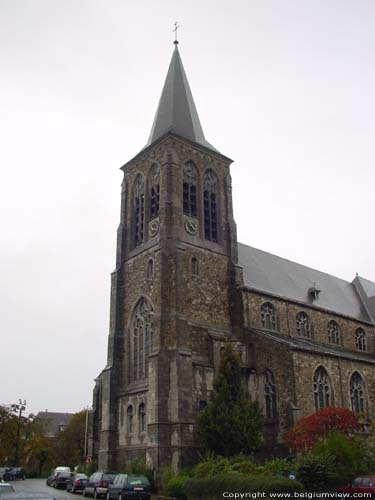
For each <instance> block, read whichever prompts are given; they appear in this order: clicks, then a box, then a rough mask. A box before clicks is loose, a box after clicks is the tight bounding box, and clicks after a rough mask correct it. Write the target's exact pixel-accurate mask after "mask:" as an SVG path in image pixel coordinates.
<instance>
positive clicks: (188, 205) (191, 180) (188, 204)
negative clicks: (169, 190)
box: [182, 161, 198, 217]
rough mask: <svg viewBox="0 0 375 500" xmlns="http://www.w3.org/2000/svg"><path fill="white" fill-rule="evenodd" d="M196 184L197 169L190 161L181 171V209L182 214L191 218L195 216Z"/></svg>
mask: <svg viewBox="0 0 375 500" xmlns="http://www.w3.org/2000/svg"><path fill="white" fill-rule="evenodd" d="M197 184H198V172H197V169H196V167H195V165H194V163H193V162H192V161H188V162H187V163H185V165H184V170H183V184H182V192H183V209H184V214H186V215H191V216H192V217H196V216H197Z"/></svg>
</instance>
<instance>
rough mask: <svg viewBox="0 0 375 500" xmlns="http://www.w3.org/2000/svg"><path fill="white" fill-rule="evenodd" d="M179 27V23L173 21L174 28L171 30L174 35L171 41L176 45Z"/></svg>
mask: <svg viewBox="0 0 375 500" xmlns="http://www.w3.org/2000/svg"><path fill="white" fill-rule="evenodd" d="M179 27H180V25H179V24H178V22H177V21H176V22H175V23H174V30H173V31H174V34H175V37H174V42H173V43H174V44H175V45H178V40H177V30H178V28H179Z"/></svg>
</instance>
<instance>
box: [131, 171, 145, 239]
mask: <svg viewBox="0 0 375 500" xmlns="http://www.w3.org/2000/svg"><path fill="white" fill-rule="evenodd" d="M132 222H133V241H134V246H135V247H137V246H138V245H140V244H141V243H143V240H144V225H145V185H144V180H143V177H142V176H141V175H138V176H137V177H136V179H135V182H134V186H133V221H132Z"/></svg>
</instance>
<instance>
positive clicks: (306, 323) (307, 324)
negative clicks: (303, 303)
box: [296, 311, 312, 338]
mask: <svg viewBox="0 0 375 500" xmlns="http://www.w3.org/2000/svg"><path fill="white" fill-rule="evenodd" d="M296 327H297V334H298V335H300V336H301V337H308V338H311V337H312V325H311V321H310V318H309V316H308V315H307V314H306V313H305V312H304V311H301V312H299V313H298V314H297V316H296Z"/></svg>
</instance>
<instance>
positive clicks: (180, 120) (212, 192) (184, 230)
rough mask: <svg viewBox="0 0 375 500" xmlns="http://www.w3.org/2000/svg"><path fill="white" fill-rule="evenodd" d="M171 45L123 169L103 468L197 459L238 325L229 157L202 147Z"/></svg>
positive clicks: (103, 389) (100, 441)
mask: <svg viewBox="0 0 375 500" xmlns="http://www.w3.org/2000/svg"><path fill="white" fill-rule="evenodd" d="M177 44H178V42H175V48H174V52H173V55H172V59H171V62H170V66H169V69H168V73H167V77H166V80H165V84H164V87H163V90H162V94H161V98H160V102H159V106H158V108H157V112H156V116H155V119H154V123H153V126H152V130H151V134H150V137H149V140H148V143H147V145H146V146H145V148H144V149H143V150H142V151H141V152H140V153H139V154H137V155H136V156H135V157H134V158H133V159H132V160H130V161H129V162H127V163H126V164H125V165H124V166H123V167H122V170H123V172H124V180H123V183H122V195H121V221H120V225H119V228H118V234H117V258H116V269H115V271H114V272H113V274H112V285H111V313H110V315H111V317H110V333H109V339H108V361H107V365H106V367H105V368H104V370H103V371H102V372H101V374H100V375H99V377H98V378H97V380H96V385H95V389H94V408H93V419H92V439H91V451H92V453H93V455H94V456H96V457H97V459H98V466H99V469H100V470H109V469H114V470H125V469H126V466H127V464H128V463H129V462H130V461H131V460H134V459H145V460H147V462H148V464H149V465H150V466H152V467H154V468H155V469H159V468H160V467H164V466H166V465H170V464H172V465H174V466H175V467H182V466H188V465H190V464H191V463H192V462H193V461H194V459H195V457H196V453H197V450H198V449H199V446H198V443H197V442H196V439H195V435H194V423H195V420H196V416H197V413H198V412H199V410H200V409H201V408H202V407H204V405H205V404H206V402H207V401H208V399H209V396H210V392H211V390H212V382H213V377H214V373H215V368H216V367H217V364H218V360H219V357H220V349H221V347H222V345H223V342H224V341H225V339H226V338H230V337H232V336H233V335H234V333H235V332H236V328H237V326H238V325H237V324H236V318H239V317H242V316H241V313H240V312H238V311H236V310H235V307H234V304H235V303H237V307H239V305H238V304H239V303H240V302H241V300H235V294H236V290H237V289H238V287H237V285H239V284H241V280H242V277H241V271H240V268H239V267H238V264H237V238H236V227H235V223H234V219H233V210H232V193H231V179H230V173H229V166H230V164H231V160H230V159H229V158H227V157H226V156H224V155H222V154H221V153H219V152H218V151H217V150H216V149H215V148H214V147H213V146H212V145H211V144H210V143H209V142H207V141H206V139H205V136H204V134H203V130H202V127H201V123H200V120H199V117H198V113H197V110H196V107H195V104H194V101H193V97H192V93H191V91H190V87H189V83H188V81H187V78H186V74H185V71H184V68H183V65H182V61H181V57H180V54H179V50H178V45H177Z"/></svg>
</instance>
